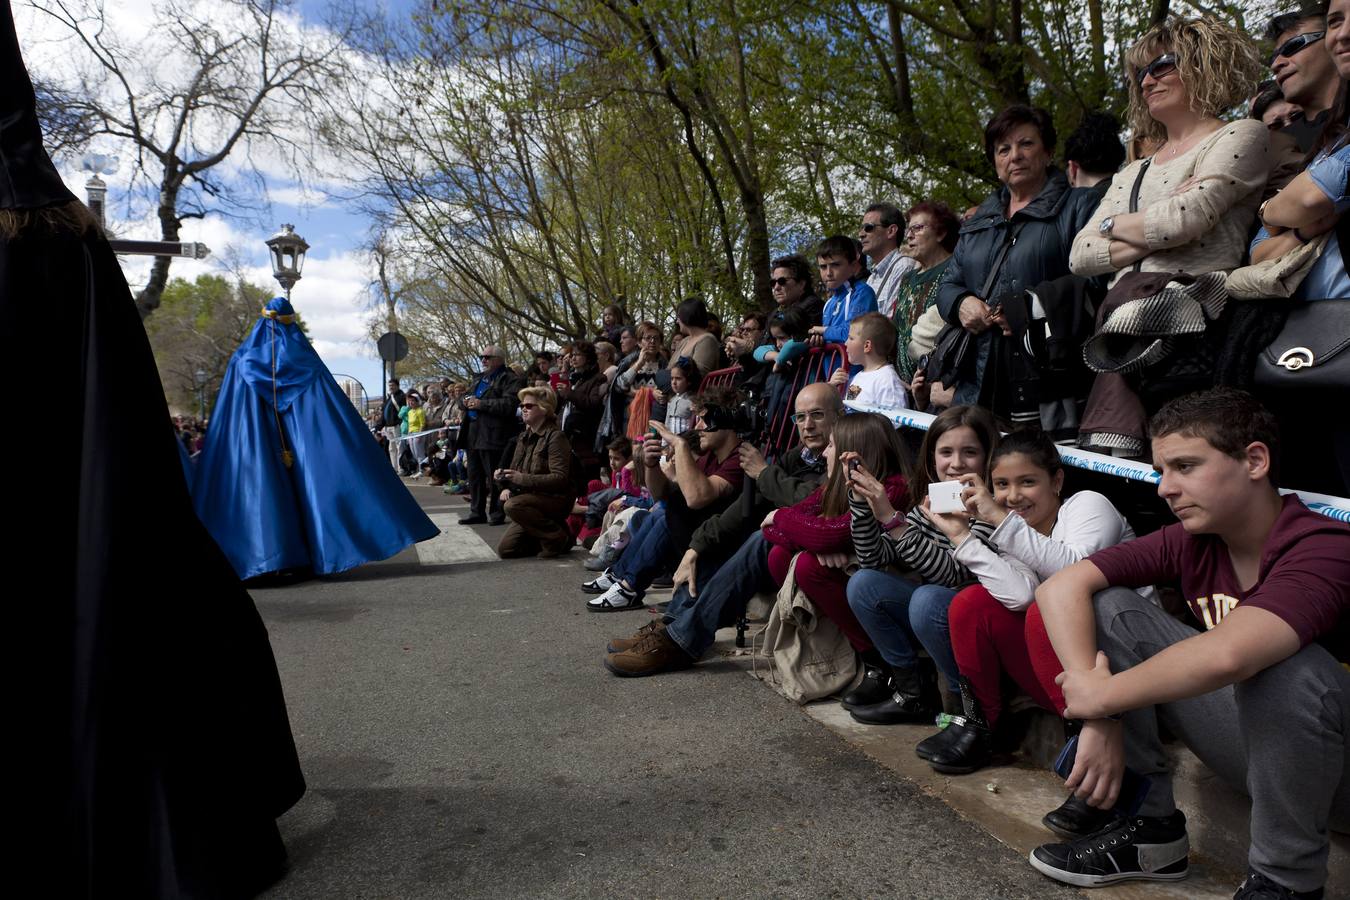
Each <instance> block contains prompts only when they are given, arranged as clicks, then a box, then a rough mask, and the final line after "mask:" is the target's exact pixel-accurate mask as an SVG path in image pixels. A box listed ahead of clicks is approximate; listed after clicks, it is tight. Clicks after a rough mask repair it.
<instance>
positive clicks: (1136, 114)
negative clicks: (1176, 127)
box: [1125, 16, 1266, 146]
mask: <svg viewBox="0 0 1350 900" xmlns="http://www.w3.org/2000/svg"><path fill="white" fill-rule="evenodd" d="M1164 53H1172V54H1175V55H1176V58H1177V76H1178V77H1179V78H1180V79H1181V86H1182V87H1184V88H1185V89H1186V94H1187V96H1189V97H1190V101H1191V109H1192V110H1194V111H1195V112H1197V113H1199V114H1200V115H1204V116H1216V117H1217V116H1219V115H1221V114H1222V113H1223V112H1224V111H1226V110H1228V109H1231V108H1232V107H1234V106H1236V105H1238V104H1239V103H1241V102H1242V101H1244V100H1246V99H1247V98H1248V97H1249V96H1251V94H1252V92H1253V91H1254V90H1255V89H1256V86H1257V85H1258V84H1259V83H1260V82H1261V78H1262V77H1263V76H1264V75H1265V73H1266V67H1265V64H1264V63H1263V62H1262V60H1261V55H1260V51H1259V49H1258V47H1257V45H1256V41H1254V40H1253V39H1252V38H1251V37H1250V36H1249V35H1247V34H1246V33H1245V32H1243V31H1240V30H1239V29H1237V28H1234V27H1233V26H1231V25H1226V24H1224V23H1223V22H1220V21H1218V20H1217V19H1214V18H1211V17H1209V16H1200V17H1197V18H1193V19H1183V18H1179V17H1175V16H1173V17H1171V18H1169V19H1168V20H1167V21H1165V22H1162V23H1161V24H1158V25H1154V26H1153V27H1152V28H1150V29H1149V30H1148V31H1147V32H1145V33H1144V36H1143V37H1141V38H1140V39H1139V40H1137V41H1135V43H1134V46H1133V47H1131V48H1130V49H1129V50H1128V51H1127V52H1126V53H1125V75H1126V78H1127V79H1128V82H1129V88H1130V127H1131V128H1132V129H1133V130H1134V135H1135V137H1136V138H1144V139H1146V140H1148V141H1151V142H1153V143H1154V145H1155V146H1156V145H1157V144H1158V143H1161V142H1162V141H1165V140H1166V139H1167V129H1165V128H1164V127H1163V125H1162V123H1161V122H1159V121H1157V120H1156V119H1154V118H1153V117H1152V116H1150V115H1149V114H1148V104H1147V103H1145V102H1144V92H1143V89H1142V88H1141V87H1140V85H1139V73H1140V72H1141V71H1143V69H1144V67H1145V66H1147V65H1148V64H1149V63H1151V62H1153V60H1155V59H1157V58H1158V57H1159V56H1162V55H1163V54H1164Z"/></svg>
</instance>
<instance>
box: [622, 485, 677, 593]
mask: <svg viewBox="0 0 1350 900" xmlns="http://www.w3.org/2000/svg"><path fill="white" fill-rule="evenodd" d="M633 518H634V519H637V516H636V515H635V516H633ZM629 528H630V530H631V532H632V540H630V541H629V542H628V546H627V547H625V548H624V551H623V555H622V556H620V557H619V561H618V562H617V563H615V564H614V566H613V568H612V569H611V570H610V571H611V572H612V573H613V575H614V577H615V578H617V579H618V580H620V581H623V582H624V583H625V584H627V585H628V586H629V587H631V588H632V589H633V590H635V591H645V590H647V588H649V587H651V586H652V582H653V581H654V580H656V576H658V575H660V574H661V570H662V569H665V568H667V567H668V566H669V565H670V564H671V562H673V560H672V559H671V554H672V553H673V552H674V549H678V548H672V544H673V542H672V541H671V539H670V527H669V526H668V525H667V524H666V508H665V506H664V505H660V506H657V507H655V508H654V509H652V511H651V513H649V514H648V515H647V516H645V517H644V518H643V519H642V521H641V522H639V523H638V524H637V525H636V526H633V525H631V524H630V525H629Z"/></svg>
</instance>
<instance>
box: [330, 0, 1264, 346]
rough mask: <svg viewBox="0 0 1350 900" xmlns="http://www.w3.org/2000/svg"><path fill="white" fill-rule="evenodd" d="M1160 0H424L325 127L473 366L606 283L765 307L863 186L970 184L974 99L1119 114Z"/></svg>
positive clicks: (525, 341) (885, 194)
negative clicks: (780, 270) (774, 264)
mask: <svg viewBox="0 0 1350 900" xmlns="http://www.w3.org/2000/svg"><path fill="white" fill-rule="evenodd" d="M1250 8H1251V9H1254V8H1255V6H1254V5H1253V6H1251V7H1250ZM1169 9H1172V11H1174V12H1179V13H1183V14H1193V13H1194V12H1195V11H1196V10H1198V9H1200V7H1199V6H1196V5H1183V4H1182V3H1181V2H1180V0H1179V2H1178V3H1177V4H1171V3H1170V0H1153V2H1151V3H1145V4H1141V3H1137V2H1130V0H988V2H983V3H978V4H975V3H970V2H969V0H845V2H842V3H841V2H838V0H757V2H756V3H753V4H751V3H747V2H745V0H739V2H738V0H500V2H497V3H493V4H486V5H484V6H483V7H481V8H466V7H464V6H463V5H461V4H451V5H449V6H448V7H445V6H438V5H436V4H432V5H431V7H429V8H423V10H422V12H421V14H420V15H419V17H418V18H417V19H416V22H415V24H416V27H415V28H413V29H411V30H410V31H408V32H407V33H406V34H404V35H401V36H400V35H397V34H393V35H390V34H386V35H382V36H381V43H382V46H386V47H388V46H395V47H397V52H395V53H392V54H390V56H389V57H388V59H389V60H391V61H389V62H387V63H386V64H385V65H384V67H383V69H382V71H381V75H382V78H383V79H384V80H385V82H387V84H388V88H387V92H386V93H380V91H379V90H378V89H375V88H370V87H369V86H367V89H366V91H365V92H364V93H362V92H358V94H356V95H354V96H353V97H351V98H350V102H349V103H348V104H346V105H345V106H344V116H343V119H344V121H342V122H336V123H334V124H333V126H332V127H331V132H332V133H333V134H334V135H335V136H337V140H338V142H339V143H340V144H341V146H342V147H343V149H345V150H346V151H347V152H348V153H349V155H350V158H351V159H352V160H353V161H355V162H356V163H357V165H358V167H359V168H360V169H361V170H363V171H364V172H365V173H366V175H367V176H368V177H369V179H370V181H371V183H372V187H373V188H374V190H377V191H380V192H382V193H385V194H386V195H388V196H391V197H392V199H393V212H392V215H391V216H390V219H389V224H390V226H391V227H392V228H394V229H396V230H399V231H400V232H401V233H402V234H404V235H405V236H406V237H407V239H408V242H409V245H410V246H413V247H416V248H417V250H416V251H415V253H414V254H413V258H412V259H407V260H404V262H403V267H404V273H403V275H404V278H405V279H406V280H408V281H409V282H410V283H416V284H417V285H418V286H419V289H418V290H416V291H412V292H409V293H408V294H407V296H405V297H403V298H402V299H401V300H400V301H399V303H398V304H397V305H398V307H399V309H400V311H401V312H400V322H399V328H400V330H401V331H403V333H404V334H406V335H408V337H409V338H410V340H411V341H412V343H413V347H414V349H413V353H414V356H417V355H418V354H419V353H421V354H422V356H421V357H418V358H419V365H423V366H432V365H441V366H445V367H449V368H451V369H452V370H453V369H456V368H458V369H466V368H472V367H473V365H474V362H475V360H474V356H475V355H476V352H477V347H476V345H477V344H479V343H482V342H483V341H487V340H490V341H493V342H496V343H503V344H505V345H507V347H508V348H509V349H510V350H511V351H512V352H513V353H519V354H520V355H522V356H523V355H524V354H525V353H526V352H528V348H531V347H537V346H540V345H542V344H544V343H546V342H551V341H555V340H557V339H560V338H562V337H580V336H588V335H591V334H594V331H595V326H596V324H597V322H598V320H599V315H600V311H601V309H603V307H604V306H605V305H607V304H609V303H612V302H621V303H623V304H625V305H626V307H627V308H628V310H629V312H630V313H631V314H632V315H633V316H634V317H635V318H639V319H642V318H650V319H654V320H656V321H658V322H660V323H663V324H668V323H669V321H670V310H671V309H672V307H673V306H674V304H675V303H677V302H678V301H679V300H680V299H682V298H683V297H685V296H688V295H690V294H701V295H703V296H705V297H706V298H707V299H708V301H709V304H710V306H711V307H712V308H713V309H714V310H715V311H717V312H719V313H721V314H722V315H723V316H724V317H730V316H732V315H734V313H735V312H736V311H737V310H740V309H744V308H747V307H752V306H767V305H768V304H769V303H770V302H771V300H770V295H769V285H768V274H769V261H770V260H771V259H772V258H773V257H774V256H776V255H778V254H780V253H786V252H794V251H801V250H804V249H807V248H809V247H810V246H811V245H812V244H814V242H815V241H817V240H818V239H819V238H820V237H821V236H823V235H825V234H828V233H832V232H843V233H846V234H848V233H852V232H853V231H854V229H856V227H857V222H858V219H859V217H860V213H861V210H862V208H863V207H864V206H866V205H867V204H868V203H871V202H874V201H877V200H887V201H890V202H894V203H896V204H897V205H899V206H901V207H902V208H906V207H908V206H910V205H912V204H913V203H916V202H918V201H920V200H924V199H930V198H932V199H939V200H945V201H947V202H948V203H950V204H951V205H952V206H953V207H955V208H957V209H962V208H964V207H966V206H969V205H971V204H973V203H976V202H978V201H979V200H980V199H981V198H983V197H984V196H985V195H987V194H988V193H989V191H990V190H991V189H993V188H994V187H995V186H996V182H995V179H994V173H993V170H992V167H991V166H990V165H989V163H988V162H987V160H986V159H985V156H984V147H983V128H984V123H985V122H986V121H987V120H988V119H989V117H990V116H991V115H993V114H994V113H995V112H997V111H998V110H999V109H1000V108H1002V107H1004V106H1006V105H1008V104H1010V103H1032V104H1036V105H1040V106H1044V107H1045V108H1046V109H1048V110H1049V111H1050V112H1051V114H1052V116H1053V117H1054V120H1055V123H1056V125H1057V128H1058V129H1059V132H1060V134H1061V135H1065V136H1067V134H1068V133H1069V132H1070V131H1072V130H1073V128H1074V127H1075V126H1076V125H1077V123H1078V121H1079V120H1080V118H1081V117H1082V115H1083V114H1084V113H1085V112H1087V111H1089V110H1093V109H1106V110H1108V111H1111V112H1114V113H1116V114H1117V115H1118V116H1121V117H1122V118H1123V117H1124V112H1125V103H1126V96H1127V95H1126V92H1125V86H1124V82H1123V78H1122V74H1121V70H1122V66H1121V57H1122V55H1123V53H1124V50H1125V48H1127V47H1128V46H1129V45H1130V44H1131V43H1132V42H1133V41H1134V40H1135V39H1136V38H1137V37H1138V36H1139V35H1140V34H1142V32H1143V31H1144V30H1145V29H1146V28H1147V27H1148V26H1149V24H1150V22H1151V21H1153V20H1155V19H1156V18H1157V17H1158V16H1160V15H1165V14H1166V13H1167V12H1168V10H1169ZM1211 11H1212V12H1213V13H1214V14H1216V15H1220V16H1222V17H1224V18H1227V19H1229V20H1234V21H1240V20H1241V18H1242V17H1243V15H1244V13H1245V14H1247V15H1251V13H1250V11H1249V10H1248V8H1247V7H1242V6H1239V5H1229V4H1224V5H1221V6H1217V7H1215V8H1214V9H1213V10H1211ZM1252 21H1259V17H1255V18H1253V19H1252ZM351 110H356V111H357V112H356V114H355V116H353V115H352V114H351V112H350V111H351ZM419 344H420V347H419Z"/></svg>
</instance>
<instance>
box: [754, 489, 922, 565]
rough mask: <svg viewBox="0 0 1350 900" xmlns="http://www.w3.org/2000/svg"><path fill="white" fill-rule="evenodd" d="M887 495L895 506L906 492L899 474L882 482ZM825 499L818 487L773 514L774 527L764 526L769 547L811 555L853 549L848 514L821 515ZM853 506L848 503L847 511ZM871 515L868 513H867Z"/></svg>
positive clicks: (823, 491)
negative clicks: (777, 546) (792, 504)
mask: <svg viewBox="0 0 1350 900" xmlns="http://www.w3.org/2000/svg"><path fill="white" fill-rule="evenodd" d="M883 483H884V484H885V487H886V496H887V497H888V498H889V499H890V501H891V502H892V503H898V502H900V501H901V498H903V497H904V495H905V491H906V490H907V487H906V484H905V479H904V477H903V476H901V475H892V476H890V477H888V478H887V479H886V480H885V482H883ZM824 496H825V486H824V485H821V486H820V487H818V488H816V489H815V490H814V491H812V492H811V494H810V496H808V497H807V498H806V499H805V500H803V501H801V502H800V503H798V504H796V505H795V506H789V507H786V508H784V509H780V510H778V511H777V512H775V513H774V514H773V524H772V525H766V526H764V539H765V540H767V541H768V542H769V543H770V544H776V545H779V546H783V547H787V548H789V549H791V550H794V551H799V550H807V551H810V552H812V553H848V552H850V551H852V550H854V549H855V548H854V546H853V536H852V534H851V533H850V525H849V520H850V519H852V518H853V517H852V515H851V514H850V513H844V514H843V515H842V516H822V515H821V514H820V504H821V500H822V499H823V498H824ZM851 508H852V504H851V503H850V509H851ZM869 514H870V513H869Z"/></svg>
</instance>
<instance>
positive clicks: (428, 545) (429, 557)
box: [415, 513, 497, 566]
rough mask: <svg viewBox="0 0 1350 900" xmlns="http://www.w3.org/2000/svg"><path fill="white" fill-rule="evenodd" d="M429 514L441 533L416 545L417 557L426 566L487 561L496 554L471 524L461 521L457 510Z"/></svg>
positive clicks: (492, 558)
mask: <svg viewBox="0 0 1350 900" xmlns="http://www.w3.org/2000/svg"><path fill="white" fill-rule="evenodd" d="M429 518H430V519H431V521H432V522H434V523H435V525H436V527H437V528H439V529H440V530H441V533H440V534H439V535H437V536H436V537H434V538H432V539H431V540H429V541H422V542H421V543H420V544H417V545H415V546H416V547H417V561H418V562H419V563H420V564H421V565H424V566H453V565H455V564H456V563H467V562H488V561H494V560H496V559H497V554H496V552H495V551H493V549H492V548H491V547H489V546H488V545H487V544H486V543H485V542H484V541H483V539H482V538H480V537H479V536H478V535H477V534H475V533H474V530H473V529H472V528H470V527H469V526H468V525H461V524H459V515H458V514H457V513H431V514H430V516H429Z"/></svg>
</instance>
